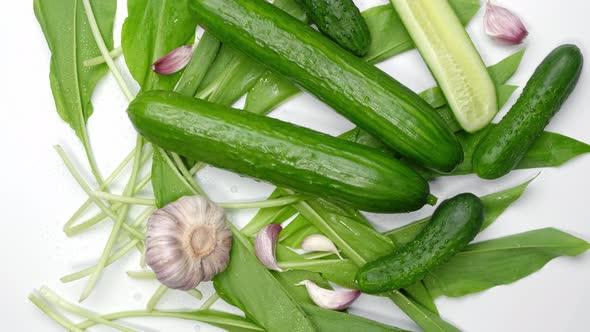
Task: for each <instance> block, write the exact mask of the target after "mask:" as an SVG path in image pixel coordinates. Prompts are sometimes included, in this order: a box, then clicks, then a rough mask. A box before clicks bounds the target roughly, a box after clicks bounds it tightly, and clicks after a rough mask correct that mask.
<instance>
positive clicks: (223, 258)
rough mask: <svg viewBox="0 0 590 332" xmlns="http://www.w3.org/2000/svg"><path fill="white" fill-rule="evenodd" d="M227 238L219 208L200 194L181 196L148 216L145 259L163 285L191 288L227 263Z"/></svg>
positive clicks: (228, 243) (223, 218) (223, 267)
mask: <svg viewBox="0 0 590 332" xmlns="http://www.w3.org/2000/svg"><path fill="white" fill-rule="evenodd" d="M231 239H232V233H231V230H230V229H229V227H228V225H227V223H226V221H225V212H224V210H223V209H222V208H220V207H219V206H217V205H215V204H214V203H213V202H211V201H209V200H207V199H206V198H203V197H199V196H185V197H182V198H180V199H179V200H177V201H175V202H172V203H170V204H168V205H166V206H165V207H163V208H161V209H158V210H156V211H155V212H154V213H153V214H152V216H151V217H150V219H149V221H148V230H147V237H146V253H145V257H146V263H147V264H148V265H149V266H150V267H151V268H152V270H153V271H154V272H155V273H156V277H157V278H158V280H159V281H160V282H161V283H162V284H163V285H165V286H167V287H169V288H173V289H180V290H189V289H193V288H195V287H196V286H197V285H198V284H199V283H200V282H201V281H209V280H211V279H212V278H213V277H214V276H215V275H216V274H218V273H220V272H221V271H223V270H224V269H225V268H226V267H227V264H228V262H229V253H230V249H231Z"/></svg>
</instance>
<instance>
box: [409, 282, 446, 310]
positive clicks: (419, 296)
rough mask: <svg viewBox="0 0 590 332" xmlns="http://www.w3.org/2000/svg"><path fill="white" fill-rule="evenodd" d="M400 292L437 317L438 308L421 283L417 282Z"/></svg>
mask: <svg viewBox="0 0 590 332" xmlns="http://www.w3.org/2000/svg"><path fill="white" fill-rule="evenodd" d="M402 292H403V293H405V294H406V295H407V296H408V297H410V298H411V299H412V300H414V301H415V302H418V303H419V304H421V305H422V306H423V307H424V308H426V309H428V310H429V311H431V312H432V313H434V314H437V315H438V308H437V307H436V304H435V303H434V299H433V298H432V295H430V291H429V290H428V288H426V286H425V285H424V283H423V282H422V281H418V282H417V283H415V284H413V285H411V286H408V287H406V288H404V290H403V291H402Z"/></svg>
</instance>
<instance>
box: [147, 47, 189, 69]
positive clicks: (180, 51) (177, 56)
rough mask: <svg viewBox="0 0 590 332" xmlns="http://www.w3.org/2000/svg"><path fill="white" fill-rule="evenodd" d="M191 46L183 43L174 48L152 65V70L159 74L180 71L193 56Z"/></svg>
mask: <svg viewBox="0 0 590 332" xmlns="http://www.w3.org/2000/svg"><path fill="white" fill-rule="evenodd" d="M193 49H194V48H193V46H192V45H185V46H180V47H178V48H176V49H174V50H173V51H172V52H170V53H168V54H166V55H165V56H163V57H162V58H160V59H159V60H158V61H156V62H154V64H153V65H152V70H153V71H155V72H156V73H158V74H160V75H170V74H174V73H176V72H179V71H181V70H182V69H183V68H184V67H186V65H187V64H188V62H189V61H190V60H191V57H192V56H193Z"/></svg>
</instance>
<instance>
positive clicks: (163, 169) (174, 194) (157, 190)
mask: <svg viewBox="0 0 590 332" xmlns="http://www.w3.org/2000/svg"><path fill="white" fill-rule="evenodd" d="M152 187H153V189H154V197H155V198H156V205H157V206H158V207H162V206H164V205H166V204H168V203H170V202H174V201H175V200H177V199H179V198H181V197H183V196H191V195H196V194H197V192H196V191H195V190H194V189H193V187H192V186H191V185H190V184H189V183H188V182H187V181H186V180H185V179H184V177H183V176H182V174H180V172H179V171H178V168H176V166H175V165H174V162H173V161H172V160H171V159H170V157H169V156H168V154H167V153H166V151H164V150H162V149H160V148H156V149H154V157H153V163H152Z"/></svg>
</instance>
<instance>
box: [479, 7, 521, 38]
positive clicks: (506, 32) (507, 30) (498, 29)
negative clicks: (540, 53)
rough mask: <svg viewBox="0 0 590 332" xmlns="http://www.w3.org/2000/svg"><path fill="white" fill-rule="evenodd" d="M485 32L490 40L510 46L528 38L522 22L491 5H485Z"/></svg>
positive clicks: (510, 13) (502, 9)
mask: <svg viewBox="0 0 590 332" xmlns="http://www.w3.org/2000/svg"><path fill="white" fill-rule="evenodd" d="M484 28H485V32H486V33H487V34H488V35H489V36H491V37H492V38H495V39H498V40H500V41H503V42H505V43H508V44H510V45H518V44H520V43H522V41H523V40H524V39H525V38H526V37H527V36H528V34H529V33H528V31H527V29H526V27H525V26H524V23H522V20H521V19H520V18H519V17H518V16H516V15H515V14H514V13H512V12H511V11H509V10H508V9H506V8H504V7H501V6H497V5H494V4H492V3H491V2H490V1H488V2H487V4H486V13H485V16H484Z"/></svg>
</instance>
